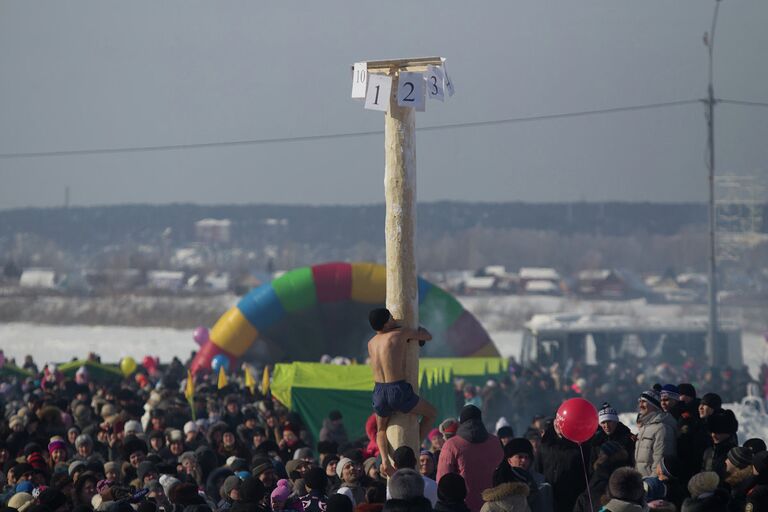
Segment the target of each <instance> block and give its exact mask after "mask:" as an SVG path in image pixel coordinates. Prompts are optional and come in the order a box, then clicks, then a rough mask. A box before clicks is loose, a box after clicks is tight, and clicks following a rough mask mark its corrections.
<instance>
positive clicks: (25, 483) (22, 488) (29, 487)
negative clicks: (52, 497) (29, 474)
mask: <svg viewBox="0 0 768 512" xmlns="http://www.w3.org/2000/svg"><path fill="white" fill-rule="evenodd" d="M34 489H35V484H33V483H32V482H30V481H29V480H22V481H21V482H19V483H17V484H16V488H15V489H14V492H28V493H30V494H31V493H32V491H33V490H34Z"/></svg>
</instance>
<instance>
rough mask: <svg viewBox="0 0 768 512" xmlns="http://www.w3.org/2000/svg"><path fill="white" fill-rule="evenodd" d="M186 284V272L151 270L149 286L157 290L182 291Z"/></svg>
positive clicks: (148, 278) (148, 274) (148, 279)
mask: <svg viewBox="0 0 768 512" xmlns="http://www.w3.org/2000/svg"><path fill="white" fill-rule="evenodd" d="M184 284H185V281H184V272H181V271H176V270H150V271H149V272H147V286H149V287H150V288H153V289H155V290H171V291H175V290H180V289H181V288H182V287H183V286H184Z"/></svg>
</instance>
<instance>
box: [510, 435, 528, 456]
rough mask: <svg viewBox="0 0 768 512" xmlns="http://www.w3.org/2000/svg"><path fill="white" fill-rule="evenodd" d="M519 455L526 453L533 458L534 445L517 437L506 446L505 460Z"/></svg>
mask: <svg viewBox="0 0 768 512" xmlns="http://www.w3.org/2000/svg"><path fill="white" fill-rule="evenodd" d="M518 453H525V454H527V455H528V456H529V457H533V445H532V444H531V442H530V441H529V440H527V439H523V438H522V437H516V438H514V439H512V440H511V441H509V442H508V443H507V444H506V445H504V458H505V459H508V458H510V457H513V456H515V455H517V454H518Z"/></svg>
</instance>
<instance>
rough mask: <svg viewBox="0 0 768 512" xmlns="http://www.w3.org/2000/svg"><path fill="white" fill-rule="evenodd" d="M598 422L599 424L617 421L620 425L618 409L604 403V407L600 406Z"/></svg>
mask: <svg viewBox="0 0 768 512" xmlns="http://www.w3.org/2000/svg"><path fill="white" fill-rule="evenodd" d="M597 421H598V423H602V422H604V421H615V422H616V423H618V422H619V413H618V412H616V409H614V408H613V407H611V404H609V403H608V402H603V405H601V406H600V411H599V412H598V413H597Z"/></svg>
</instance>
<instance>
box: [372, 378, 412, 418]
mask: <svg viewBox="0 0 768 512" xmlns="http://www.w3.org/2000/svg"><path fill="white" fill-rule="evenodd" d="M417 403H419V397H418V395H417V394H416V393H414V392H413V387H412V386H411V385H410V384H408V383H407V382H406V381H404V380H398V381H397V382H386V383H381V382H377V383H376V385H375V386H373V410H374V411H375V412H376V414H377V415H378V416H381V417H382V418H386V417H388V416H392V414H394V413H395V412H404V413H408V412H410V411H411V409H413V408H414V407H416V404H417Z"/></svg>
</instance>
